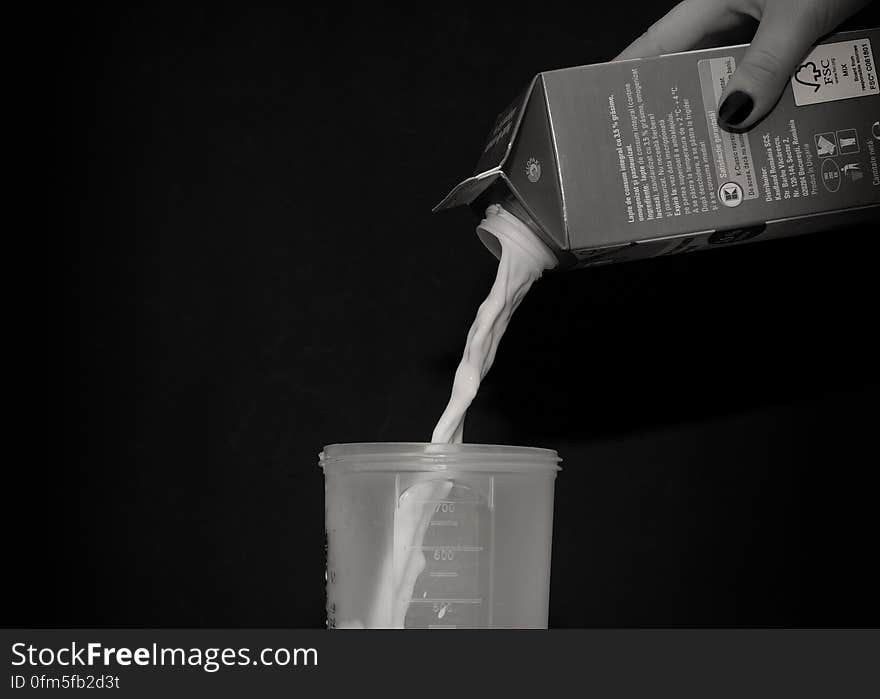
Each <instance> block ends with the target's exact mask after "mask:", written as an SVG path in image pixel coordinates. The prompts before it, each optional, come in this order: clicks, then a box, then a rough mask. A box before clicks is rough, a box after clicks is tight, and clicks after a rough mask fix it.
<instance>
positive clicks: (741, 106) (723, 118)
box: [718, 90, 755, 126]
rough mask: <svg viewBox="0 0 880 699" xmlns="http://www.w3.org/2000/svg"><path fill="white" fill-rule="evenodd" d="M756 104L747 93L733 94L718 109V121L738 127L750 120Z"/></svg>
mask: <svg viewBox="0 0 880 699" xmlns="http://www.w3.org/2000/svg"><path fill="white" fill-rule="evenodd" d="M754 106H755V103H754V102H752V98H751V97H749V96H748V95H747V94H746V93H745V92H740V91H739V90H736V91H735V92H731V93H730V94H729V95H728V96H727V98H726V99H725V100H724V101H723V102H722V103H721V106H720V107H719V108H718V120H719V121H720V122H721V123H722V124H724V125H728V126H736V125H737V124H741V123H742V122H744V121H745V120H746V119H748V118H749V114H751V113H752V108H753V107H754Z"/></svg>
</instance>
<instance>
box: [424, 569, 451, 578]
mask: <svg viewBox="0 0 880 699" xmlns="http://www.w3.org/2000/svg"><path fill="white" fill-rule="evenodd" d="M428 575H429V576H430V577H432V578H457V577H458V573H456V572H455V571H454V570H432V571H431V572H430V573H428Z"/></svg>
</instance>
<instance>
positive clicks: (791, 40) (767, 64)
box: [615, 0, 869, 130]
mask: <svg viewBox="0 0 880 699" xmlns="http://www.w3.org/2000/svg"><path fill="white" fill-rule="evenodd" d="M868 2H869V0H684V1H683V2H680V3H679V4H678V5H676V6H675V7H673V8H672V10H670V12H669V13H668V14H666V15H665V16H664V17H662V18H661V19H659V20H658V21H657V22H655V23H654V24H653V25H651V27H650V28H649V29H648V31H646V32H645V33H644V34H642V35H641V36H640V37H639V38H638V39H636V40H635V41H634V42H633V43H632V44H630V45H629V47H627V49H626V50H625V51H624V52H623V53H621V54H620V55H619V56H618V57H617V58H616V59H615V60H625V59H628V58H647V57H649V56H659V55H660V54H663V53H676V52H679V51H689V50H691V49H693V48H696V47H697V46H698V45H700V44H701V43H702V42H704V41H705V40H706V39H707V38H708V37H711V36H713V35H716V34H721V33H723V32H730V31H733V30H735V29H737V28H739V27H741V26H742V25H744V24H746V23H747V22H748V21H749V19H750V18H751V19H755V20H758V22H759V25H758V30H757V32H755V37H754V39H753V40H752V43H751V45H750V46H749V48H748V49H747V50H746V54H745V56H744V57H743V59H742V60H741V61H740V62H739V65H737V67H736V72H735V73H734V74H733V76H731V78H730V81H729V82H728V83H727V86H726V87H725V88H724V92H722V93H721V99H720V101H719V105H720V106H719V107H718V120H719V123H720V124H721V125H722V126H725V127H726V128H735V129H737V130H741V129H748V128H749V127H751V126H752V125H754V124H755V123H757V122H758V121H760V119H761V118H762V117H764V115H766V114H767V112H769V111H770V109H772V107H773V105H775V104H776V102H777V100H778V99H779V96H780V95H781V94H782V91H783V89H784V88H785V85H786V83H787V82H788V79H789V77H790V76H791V74H792V73H793V72H794V71H795V69H796V68H797V66H798V64H799V63H800V62H801V60H802V59H803V58H804V56H806V54H807V53H808V51H809V49H810V47H811V46H812V45H813V43H815V41H816V40H817V39H818V38H819V37H821V36H823V35H824V34H827V33H828V32H830V31H832V30H834V28H835V27H837V25H838V24H840V23H841V22H843V21H844V20H845V19H847V18H849V17H850V16H852V15H853V14H855V13H856V11H858V10H860V9H861V8H862V7H864V6H865V5H867V4H868Z"/></svg>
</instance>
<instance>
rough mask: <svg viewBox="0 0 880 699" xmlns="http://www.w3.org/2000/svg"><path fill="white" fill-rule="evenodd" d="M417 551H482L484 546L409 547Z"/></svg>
mask: <svg viewBox="0 0 880 699" xmlns="http://www.w3.org/2000/svg"><path fill="white" fill-rule="evenodd" d="M406 548H408V549H415V550H417V551H482V550H483V547H482V546H407V547H406Z"/></svg>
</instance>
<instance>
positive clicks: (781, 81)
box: [718, 2, 821, 130]
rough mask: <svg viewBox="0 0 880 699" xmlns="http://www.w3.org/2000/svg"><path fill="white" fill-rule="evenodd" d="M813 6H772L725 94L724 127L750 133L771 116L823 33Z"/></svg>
mask: <svg viewBox="0 0 880 699" xmlns="http://www.w3.org/2000/svg"><path fill="white" fill-rule="evenodd" d="M810 4H811V3H810V2H795V3H786V2H783V3H778V4H773V3H768V5H769V6H768V7H767V12H766V14H765V15H764V17H763V18H762V19H761V23H760V25H759V26H758V31H757V32H756V33H755V38H754V39H753V40H752V43H751V45H750V46H749V47H748V49H746V53H745V56H743V58H742V60H741V61H740V63H739V65H738V66H737V68H736V71H735V72H734V74H733V75H732V76H731V78H730V81H729V82H728V83H727V85H726V87H725V88H724V92H723V93H722V94H721V100H720V103H719V107H718V121H719V123H720V124H721V125H722V126H724V127H726V128H734V129H736V130H741V129H748V128H750V127H751V126H753V125H754V124H755V123H757V122H758V121H760V120H761V118H763V117H764V116H765V115H766V114H767V112H769V111H770V110H771V109H772V108H773V106H774V105H775V104H776V102H777V101H778V100H779V96H780V95H781V94H782V91H783V89H785V85H786V83H787V82H788V79H789V76H791V74H792V73H793V72H794V71H795V69H796V68H797V66H798V64H799V63H800V61H801V59H802V58H803V57H804V56H805V55H806V54H807V52H808V51H809V49H810V46H811V45H812V44H813V42H814V41H815V40H816V39H817V38H818V37H819V36H820V34H821V28H820V26H819V22H818V21H817V19H816V17H815V16H814V15H815V13H814V12H811V11H809V6H810Z"/></svg>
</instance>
